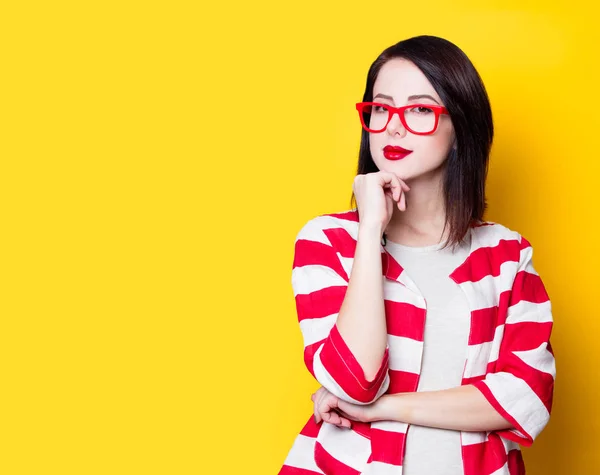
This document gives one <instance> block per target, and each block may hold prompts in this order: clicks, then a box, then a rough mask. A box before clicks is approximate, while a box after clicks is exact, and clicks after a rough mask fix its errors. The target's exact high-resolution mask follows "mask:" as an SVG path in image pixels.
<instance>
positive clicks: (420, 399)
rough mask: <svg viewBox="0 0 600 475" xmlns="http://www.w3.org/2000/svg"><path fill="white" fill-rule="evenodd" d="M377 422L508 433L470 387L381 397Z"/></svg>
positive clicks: (502, 421) (505, 424) (505, 423)
mask: <svg viewBox="0 0 600 475" xmlns="http://www.w3.org/2000/svg"><path fill="white" fill-rule="evenodd" d="M378 403H380V404H381V407H382V410H381V413H380V415H379V417H378V419H382V420H394V421H399V422H405V423H408V424H414V425H419V426H426V427H436V428H439V429H451V430H461V431H493V430H502V429H511V428H512V425H511V424H510V423H509V422H508V421H507V420H506V419H504V418H503V417H502V416H501V415H500V414H499V413H498V412H497V411H496V410H495V409H494V408H493V407H492V405H491V404H490V403H489V402H488V401H487V399H486V398H485V397H484V396H483V394H481V392H480V391H479V390H478V389H477V388H475V387H474V386H472V385H465V386H459V387H456V388H452V389H445V390H442V391H427V392H414V393H401V394H391V395H386V396H383V397H382V398H381V399H380V400H379V401H378Z"/></svg>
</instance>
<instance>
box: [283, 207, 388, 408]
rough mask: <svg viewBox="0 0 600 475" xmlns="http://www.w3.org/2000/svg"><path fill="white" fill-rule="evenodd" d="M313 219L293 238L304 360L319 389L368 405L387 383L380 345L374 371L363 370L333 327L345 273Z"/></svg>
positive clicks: (385, 359) (294, 282) (385, 357)
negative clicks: (369, 375)
mask: <svg viewBox="0 0 600 475" xmlns="http://www.w3.org/2000/svg"><path fill="white" fill-rule="evenodd" d="M322 224H323V223H321V222H319V220H318V218H315V219H314V220H311V221H309V222H308V223H307V224H306V225H305V226H304V227H303V228H302V230H301V231H300V233H299V234H298V236H297V238H296V242H295V249H294V262H293V268H292V288H293V291H294V298H295V301H296V311H297V315H298V321H299V324H300V330H301V332H302V336H303V340H304V362H305V364H306V367H307V368H308V370H309V371H310V373H311V374H312V375H313V376H314V377H315V379H316V380H317V381H318V382H319V383H320V384H321V385H322V386H323V387H325V389H327V390H328V391H330V392H331V393H332V394H334V395H336V396H337V397H339V398H340V399H342V400H344V401H347V402H350V403H354V404H370V403H372V402H373V401H375V400H376V399H377V398H378V397H380V396H381V395H383V393H384V392H385V391H387V389H388V387H389V375H388V368H389V366H388V360H389V347H387V348H386V350H385V353H384V355H383V358H382V361H381V364H380V367H379V369H378V371H377V374H376V375H375V377H374V378H373V379H372V380H370V381H369V380H367V379H366V378H365V375H364V371H363V369H362V367H361V365H360V364H359V362H358V361H357V360H356V358H355V356H354V355H353V354H352V351H351V350H350V348H349V347H348V346H347V344H346V342H345V341H344V339H343V338H342V336H341V334H340V332H339V331H338V328H337V325H336V320H337V316H338V314H339V311H340V308H341V306H342V302H343V301H344V296H345V294H346V289H347V287H348V281H349V277H348V275H347V273H346V270H345V269H344V266H343V265H342V262H341V259H340V257H339V256H338V253H337V252H336V250H335V249H334V248H333V246H332V245H331V242H330V241H329V239H328V238H327V234H326V231H327V230H324V229H323V227H322Z"/></svg>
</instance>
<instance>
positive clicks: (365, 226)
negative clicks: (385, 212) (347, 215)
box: [358, 223, 384, 241]
mask: <svg viewBox="0 0 600 475" xmlns="http://www.w3.org/2000/svg"><path fill="white" fill-rule="evenodd" d="M383 231H384V229H383V226H382V225H381V223H359V224H358V239H359V240H360V239H363V240H368V239H373V240H377V241H380V240H381V238H382V236H383Z"/></svg>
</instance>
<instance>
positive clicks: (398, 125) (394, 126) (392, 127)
mask: <svg viewBox="0 0 600 475" xmlns="http://www.w3.org/2000/svg"><path fill="white" fill-rule="evenodd" d="M387 132H388V134H390V135H395V134H398V135H400V137H404V136H405V135H406V134H407V132H408V131H407V130H406V129H405V128H404V125H402V121H401V120H400V116H399V115H398V113H397V112H394V113H393V114H392V118H391V119H390V121H389V123H388V125H387Z"/></svg>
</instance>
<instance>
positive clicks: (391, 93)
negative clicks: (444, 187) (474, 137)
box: [369, 58, 454, 181]
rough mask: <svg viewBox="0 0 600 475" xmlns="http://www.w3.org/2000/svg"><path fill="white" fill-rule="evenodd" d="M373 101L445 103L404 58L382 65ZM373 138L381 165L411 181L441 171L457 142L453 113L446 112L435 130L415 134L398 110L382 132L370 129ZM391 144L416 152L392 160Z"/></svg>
mask: <svg viewBox="0 0 600 475" xmlns="http://www.w3.org/2000/svg"><path fill="white" fill-rule="evenodd" d="M413 96H417V97H413ZM373 102H380V103H383V104H390V105H392V106H396V107H400V106H404V105H410V104H431V105H441V106H444V105H445V104H443V103H442V101H441V99H440V97H439V96H438V94H437V93H436V92H435V89H434V88H433V86H432V85H431V84H430V83H429V81H428V80H427V78H426V77H425V75H424V74H423V73H422V72H421V70H420V69H419V68H417V67H416V66H415V65H414V64H413V63H412V62H410V61H408V60H406V59H403V58H394V59H391V60H389V61H388V62H387V63H385V64H384V65H383V66H382V68H381V70H380V71H379V75H378V76H377V79H376V80H375V84H374V87H373ZM369 140H370V146H371V156H372V157H373V161H374V162H375V164H376V165H377V168H379V170H382V171H387V172H390V173H394V174H395V175H396V176H398V177H399V178H400V179H402V180H406V181H410V180H414V179H415V178H419V177H424V176H426V175H435V174H437V173H439V172H441V170H442V165H443V164H444V162H445V161H446V158H447V156H448V153H449V152H450V149H451V148H452V146H453V143H454V128H453V126H452V121H451V120H450V116H448V115H444V114H442V115H440V118H439V122H438V126H437V129H436V130H435V132H434V133H433V134H431V135H415V134H413V133H411V132H409V131H407V130H406V129H405V128H404V126H403V125H402V123H401V122H400V118H399V117H398V114H394V116H393V117H392V120H391V121H390V123H389V124H388V126H387V128H386V129H385V130H384V131H383V132H380V133H370V134H369ZM387 145H391V146H399V147H402V148H405V149H407V150H412V153H410V154H408V155H406V156H405V157H404V158H402V159H400V160H389V159H388V158H386V157H385V156H384V150H383V149H384V148H385V147H386V146H387Z"/></svg>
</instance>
